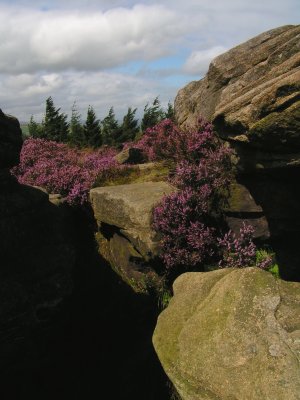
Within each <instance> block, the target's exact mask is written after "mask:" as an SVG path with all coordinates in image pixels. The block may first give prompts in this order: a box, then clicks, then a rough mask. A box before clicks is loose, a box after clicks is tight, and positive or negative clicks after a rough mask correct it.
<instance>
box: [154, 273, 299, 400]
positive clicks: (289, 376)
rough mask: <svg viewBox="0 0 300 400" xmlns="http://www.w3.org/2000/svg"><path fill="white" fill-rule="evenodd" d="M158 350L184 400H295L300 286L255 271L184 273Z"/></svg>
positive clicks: (157, 339)
mask: <svg viewBox="0 0 300 400" xmlns="http://www.w3.org/2000/svg"><path fill="white" fill-rule="evenodd" d="M153 343H154V347H155V349H156V352H157V354H158V356H159V359H160V361H161V363H162V365H163V367H164V369H165V371H166V372H167V374H168V375H169V377H170V379H171V381H172V382H173V384H174V385H175V387H176V389H177V391H178V392H179V394H180V395H181V397H182V399H183V400H198V399H199V400H204V399H206V400H210V399H211V400H216V399H218V400H222V399H236V400H248V399H251V400H261V399H265V400H271V399H276V400H298V399H299V398H300V368H299V361H300V285H299V284H298V283H293V282H285V281H282V280H277V279H275V278H274V277H273V276H272V275H271V274H270V273H268V272H265V271H262V270H259V269H256V268H246V269H240V270H238V269H224V270H218V271H213V272H208V273H186V274H183V275H181V276H180V277H179V278H177V280H176V281H175V283H174V297H173V298H172V300H171V302H170V305H169V306H168V308H167V309H166V310H164V311H163V312H162V314H161V315H160V316H159V318H158V322H157V326H156V329H155V332H154V336H153Z"/></svg>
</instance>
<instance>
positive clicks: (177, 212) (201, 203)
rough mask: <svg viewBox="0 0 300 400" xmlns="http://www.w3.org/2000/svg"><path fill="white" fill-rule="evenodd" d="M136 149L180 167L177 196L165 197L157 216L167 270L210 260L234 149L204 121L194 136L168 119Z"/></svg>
mask: <svg viewBox="0 0 300 400" xmlns="http://www.w3.org/2000/svg"><path fill="white" fill-rule="evenodd" d="M137 145H138V146H139V148H141V149H142V150H143V151H144V153H145V154H146V155H147V156H148V158H149V159H151V160H159V159H161V158H169V159H172V160H173V161H175V162H176V166H175V170H174V174H173V175H172V177H170V182H171V183H172V184H173V185H174V186H175V187H176V188H177V191H176V192H175V193H173V194H171V195H169V196H166V197H165V198H164V199H163V201H162V203H161V204H160V205H159V206H158V207H156V209H155V210H154V215H153V226H154V228H155V229H156V230H158V231H159V232H160V233H161V234H162V247H163V251H162V259H163V261H164V263H165V266H166V268H167V270H170V269H172V268H175V267H183V268H191V267H192V268H196V267H199V266H200V265H201V264H203V263H206V262H208V261H211V260H212V259H214V258H215V256H216V254H217V251H216V250H217V249H216V244H217V240H216V238H217V236H218V229H219V227H220V225H221V224H222V221H221V220H222V218H221V206H222V204H223V203H224V201H225V199H226V193H227V189H228V186H229V183H230V180H231V164H230V155H231V152H230V150H229V149H228V148H227V147H226V146H225V145H223V144H222V143H221V142H220V141H219V139H218V138H217V137H216V136H215V134H214V132H213V129H212V125H211V124H209V123H206V122H204V121H203V120H199V124H198V127H197V129H194V130H190V131H183V130H181V129H179V128H178V127H176V126H175V125H174V123H173V122H172V121H170V120H165V121H163V122H161V123H160V124H158V125H157V126H156V127H154V128H152V129H151V130H147V131H146V133H145V136H144V137H143V138H142V139H141V141H140V142H139V143H138V144H137Z"/></svg>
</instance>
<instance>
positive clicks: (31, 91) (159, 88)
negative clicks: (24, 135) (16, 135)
mask: <svg viewBox="0 0 300 400" xmlns="http://www.w3.org/2000/svg"><path fill="white" fill-rule="evenodd" d="M159 94H161V96H160V100H161V102H162V104H163V105H166V104H167V102H168V101H169V100H171V101H172V100H173V98H174V96H175V94H176V88H174V87H172V86H170V87H166V86H165V85H162V84H161V82H160V81H157V80H151V79H144V78H140V77H134V76H128V75H124V74H120V73H112V72H110V73H109V72H74V71H73V72H72V71H69V72H64V73H61V74H56V73H52V74H20V75H15V76H13V77H12V76H9V75H2V76H1V75H0V105H1V104H3V105H5V107H4V106H3V111H4V112H7V113H9V114H12V115H15V116H17V118H19V119H20V120H21V121H28V120H29V118H30V115H31V114H33V115H34V116H35V119H36V120H41V119H42V117H43V114H44V110H45V100H46V98H47V97H49V96H52V97H53V100H54V104H55V106H56V107H60V108H61V110H62V111H63V112H65V113H67V114H68V115H69V116H70V113H71V107H72V104H73V102H74V100H76V102H77V106H78V110H79V111H80V112H81V114H82V117H83V118H85V116H86V111H87V108H88V106H89V104H91V105H92V106H93V107H94V108H95V111H96V113H97V115H98V117H99V118H103V117H105V116H106V115H107V113H108V110H109V108H110V107H111V106H113V107H114V109H115V112H116V115H117V117H118V118H121V117H122V116H123V115H124V114H125V113H126V111H127V108H128V107H131V106H132V107H137V108H138V116H141V114H142V112H143V109H144V106H145V105H146V103H147V102H149V101H153V100H154V98H155V97H156V96H157V95H159Z"/></svg>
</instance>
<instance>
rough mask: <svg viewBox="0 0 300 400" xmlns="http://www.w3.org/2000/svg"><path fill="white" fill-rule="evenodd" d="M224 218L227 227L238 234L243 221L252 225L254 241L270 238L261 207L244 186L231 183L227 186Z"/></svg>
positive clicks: (263, 240)
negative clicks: (226, 203)
mask: <svg viewBox="0 0 300 400" xmlns="http://www.w3.org/2000/svg"><path fill="white" fill-rule="evenodd" d="M229 193H230V195H229V198H228V205H227V207H226V209H225V210H224V211H225V218H226V222H227V225H228V227H229V229H231V230H232V231H233V232H235V233H236V234H239V231H240V228H241V227H242V226H243V223H246V224H247V225H252V227H253V228H254V234H253V237H254V239H256V241H260V242H265V241H266V240H268V239H269V238H270V230H269V225H268V221H267V219H266V216H265V215H264V212H263V209H262V207H261V206H260V205H259V204H257V203H256V202H255V200H254V198H253V197H252V195H251V193H250V192H249V190H248V189H247V188H246V186H244V185H241V184H239V183H232V184H231V185H230V188H229Z"/></svg>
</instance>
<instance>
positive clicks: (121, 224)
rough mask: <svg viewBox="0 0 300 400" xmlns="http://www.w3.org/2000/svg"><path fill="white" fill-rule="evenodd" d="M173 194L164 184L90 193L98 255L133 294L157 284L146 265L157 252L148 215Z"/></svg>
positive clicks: (127, 186) (153, 183) (149, 183)
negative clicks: (149, 282) (95, 224)
mask: <svg viewBox="0 0 300 400" xmlns="http://www.w3.org/2000/svg"><path fill="white" fill-rule="evenodd" d="M174 190H175V189H174V188H173V187H172V186H171V185H169V184H168V183H166V182H143V183H132V184H128V185H118V186H105V187H97V188H94V189H92V190H91V191H90V200H91V204H92V208H93V211H94V215H95V218H96V220H97V223H98V226H99V231H98V232H97V234H96V239H97V242H98V244H99V252H100V254H101V255H102V256H103V257H104V258H105V259H106V260H107V261H109V262H110V264H111V265H112V267H113V269H114V270H115V271H116V272H117V273H118V274H119V275H120V276H121V277H122V278H123V280H125V281H126V282H127V283H129V284H130V285H131V286H132V288H133V289H134V290H135V291H137V292H140V291H144V289H145V287H146V286H147V282H148V281H151V282H153V281H157V280H158V277H157V276H156V275H155V274H154V271H153V270H152V268H151V265H149V263H150V264H151V262H155V261H154V260H155V259H156V258H157V257H158V255H159V252H160V241H159V239H160V238H159V235H158V234H157V233H156V232H155V231H154V230H153V229H152V226H151V224H152V213H153V209H154V207H155V206H156V205H157V204H158V203H159V202H160V201H161V200H162V198H163V197H164V196H165V195H167V194H170V193H171V192H172V191H174ZM146 281H147V282H146Z"/></svg>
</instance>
